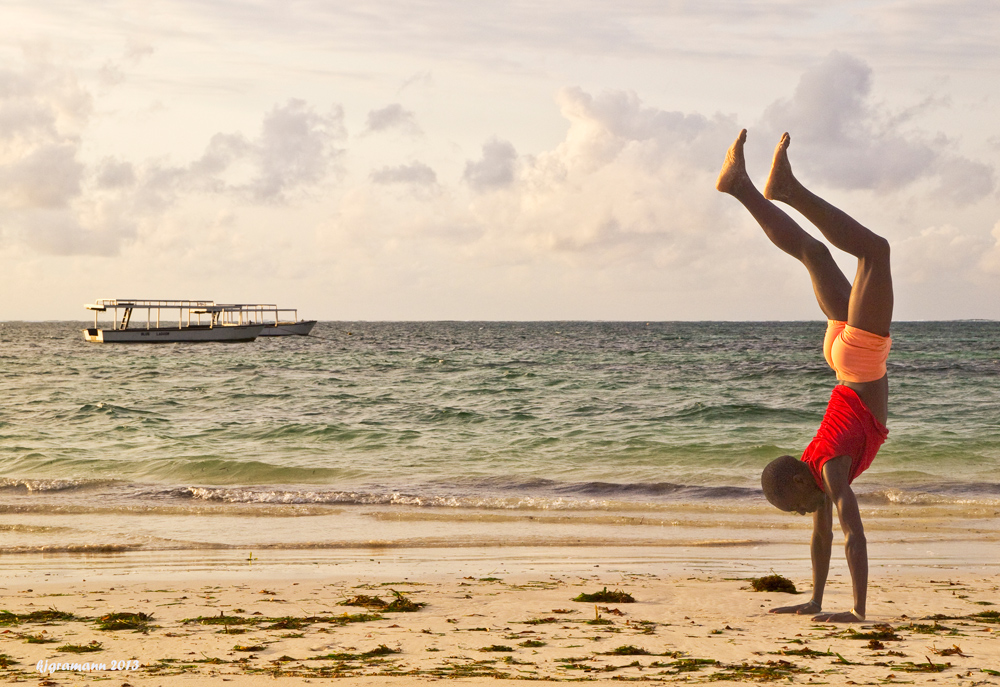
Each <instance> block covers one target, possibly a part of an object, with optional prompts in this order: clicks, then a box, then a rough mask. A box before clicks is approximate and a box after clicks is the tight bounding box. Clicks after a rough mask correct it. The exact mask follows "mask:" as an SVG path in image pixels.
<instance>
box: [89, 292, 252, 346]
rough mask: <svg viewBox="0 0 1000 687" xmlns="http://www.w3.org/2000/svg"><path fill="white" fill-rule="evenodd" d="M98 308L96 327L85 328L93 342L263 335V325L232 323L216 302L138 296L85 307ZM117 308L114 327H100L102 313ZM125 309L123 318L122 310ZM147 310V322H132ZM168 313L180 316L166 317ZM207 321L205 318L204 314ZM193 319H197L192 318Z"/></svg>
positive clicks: (248, 338)
mask: <svg viewBox="0 0 1000 687" xmlns="http://www.w3.org/2000/svg"><path fill="white" fill-rule="evenodd" d="M84 307H85V308H87V310H92V311H94V326H93V327H92V328H87V329H84V330H83V338H84V339H86V340H87V341H90V342H92V343H177V342H203V341H223V342H233V343H235V342H240V341H253V340H254V339H256V338H257V337H258V336H260V333H261V330H263V329H264V325H263V324H256V323H244V322H243V321H242V320H238V321H236V322H232V321H230V320H232V318H227V317H226V316H225V315H224V313H225V310H224V308H223V306H219V305H216V304H215V302H214V301H184V300H144V299H138V298H126V299H116V298H101V299H99V300H98V301H97V302H95V303H90V304H88V305H85V306H84ZM110 310H113V311H114V320H113V321H112V322H113V324H112V327H111V328H110V329H102V328H100V327H99V326H98V322H97V318H98V315H99V313H102V312H108V311H110ZM119 310H121V318H119V316H118V311H119ZM136 310H139V311H142V310H145V311H146V322H145V326H143V325H142V324H135V323H133V322H132V314H133V312H134V311H136ZM164 312H166V313H167V315H168V316H170V314H171V313H173V312H175V313H176V315H175V317H176V319H174V318H173V317H170V319H166V318H163V314H164ZM203 316H204V317H206V318H207V320H208V321H207V322H203V321H202V317H203ZM192 318H195V319H194V320H192Z"/></svg>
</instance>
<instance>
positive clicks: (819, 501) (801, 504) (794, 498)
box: [784, 481, 825, 515]
mask: <svg viewBox="0 0 1000 687" xmlns="http://www.w3.org/2000/svg"><path fill="white" fill-rule="evenodd" d="M794 484H795V489H793V490H791V493H790V494H789V495H788V500H787V501H786V502H785V506H786V508H784V510H786V511H788V512H789V513H798V514H799V515H805V514H806V513H815V512H816V511H817V510H819V507H820V506H822V505H823V499H824V497H825V495H824V494H823V492H821V491H820V490H819V489H818V488H816V485H815V484H812V483H811V482H810V483H802V482H798V481H796V482H795V483H794Z"/></svg>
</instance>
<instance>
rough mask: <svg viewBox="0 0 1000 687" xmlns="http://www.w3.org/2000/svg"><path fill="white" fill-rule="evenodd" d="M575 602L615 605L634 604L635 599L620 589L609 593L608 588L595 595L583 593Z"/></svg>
mask: <svg viewBox="0 0 1000 687" xmlns="http://www.w3.org/2000/svg"><path fill="white" fill-rule="evenodd" d="M573 601H583V602H590V603H594V602H601V603H615V604H633V603H635V599H634V598H632V595H631V594H629V593H628V592H623V591H621V590H620V589H616V590H615V591H613V592H609V591H608V588H607V587H605V588H604V589H602V590H601V591H599V592H594V593H593V594H587V593H583V594H580V595H579V596H577V597H575V598H574V599H573Z"/></svg>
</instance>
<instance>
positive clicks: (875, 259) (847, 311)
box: [716, 129, 893, 622]
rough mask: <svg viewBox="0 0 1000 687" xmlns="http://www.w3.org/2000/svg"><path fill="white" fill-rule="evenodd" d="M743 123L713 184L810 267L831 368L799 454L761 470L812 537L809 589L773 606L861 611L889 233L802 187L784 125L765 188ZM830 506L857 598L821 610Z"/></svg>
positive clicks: (886, 317)
mask: <svg viewBox="0 0 1000 687" xmlns="http://www.w3.org/2000/svg"><path fill="white" fill-rule="evenodd" d="M746 134H747V132H746V129H744V130H742V131H741V132H740V135H739V136H738V137H737V139H736V141H735V142H734V143H733V145H732V147H730V149H729V151H728V153H727V154H726V160H725V162H724V163H723V165H722V171H721V172H720V173H719V179H718V181H717V182H716V188H717V189H718V190H720V191H722V192H724V193H728V194H730V195H731V196H733V197H734V198H736V199H737V200H738V201H740V202H741V203H742V204H743V206H744V207H746V209H747V210H749V211H750V214H751V215H753V217H754V219H755V220H757V222H758V223H759V224H760V226H761V228H762V229H763V230H764V233H765V234H766V235H767V237H768V238H769V239H770V240H771V242H772V243H773V244H774V245H776V246H777V247H778V248H780V249H781V250H783V251H784V252H786V253H788V254H789V255H791V256H792V257H793V258H796V259H797V260H799V261H800V262H801V263H802V264H803V265H805V267H806V269H807V270H808V271H809V276H810V278H811V279H812V286H813V291H814V292H815V294H816V300H817V301H819V307H820V309H821V310H822V311H823V314H825V315H826V317H827V319H828V324H827V330H826V339H825V341H824V343H823V353H824V355H825V357H826V360H827V363H829V365H830V367H831V368H833V370H834V371H835V372H836V373H837V380H838V384H837V386H835V387H834V389H833V393H832V395H831V397H830V402H829V404H828V405H827V409H826V414H825V415H824V417H823V422H822V423H821V424H820V427H819V431H818V432H817V433H816V437H815V438H814V439H813V440H812V443H810V444H809V446H808V448H806V450H805V452H804V453H803V454H802V458H801V459H796V458H794V457H792V456H781V457H780V458H777V459H776V460H774V461H772V462H771V463H770V464H768V465H767V467H765V468H764V472H763V474H762V475H761V486H762V487H763V489H764V495H765V496H766V497H767V500H768V501H770V502H771V504H772V505H774V506H776V507H777V508H780V509H781V510H783V511H787V512H795V513H799V514H805V513H812V514H813V533H812V543H811V554H812V573H813V594H812V599H811V600H810V601H809V602H807V603H804V604H799V605H796V606H785V607H782V608H774V609H772V610H771V613H799V614H811V615H813V616H814V617H813V620H817V621H820V622H831V621H832V622H857V621H862V620H864V619H865V604H866V601H867V595H868V545H867V542H866V540H865V531H864V526H863V525H862V523H861V512H860V511H859V509H858V501H857V499H856V498H855V496H854V492H853V491H852V490H851V482H853V481H854V479H855V478H856V477H857V476H858V475H860V474H861V473H862V472H864V470H866V469H867V468H868V466H869V465H871V463H872V460H873V459H874V458H875V454H876V453H877V452H878V449H879V447H880V446H881V445H882V442H884V441H885V438H886V436H888V433H889V432H888V430H887V429H886V427H885V423H886V416H887V413H888V401H889V382H888V377H887V375H886V365H885V363H886V358H887V357H888V355H889V348H890V346H891V345H892V340H891V339H890V338H889V325H890V323H891V322H892V301H893V298H892V275H891V274H890V270H889V242H888V241H886V240H885V239H884V238H882V237H881V236H877V235H876V234H874V233H872V232H871V231H870V230H868V229H866V228H865V227H863V226H862V225H861V224H859V223H858V222H856V221H855V220H854V219H852V218H851V217H849V216H848V215H847V214H846V213H844V212H843V211H841V210H838V209H837V208H835V207H834V206H833V205H831V204H830V203H828V202H826V201H825V200H823V199H822V198H820V197H819V196H817V195H815V194H814V193H812V192H810V191H809V190H808V189H806V188H805V186H803V185H802V184H801V183H799V181H798V180H797V179H796V178H795V177H794V176H793V174H792V167H791V164H790V163H789V161H788V146H789V143H790V142H791V139H790V138H789V136H788V134H787V133H786V134H784V135H783V136H782V137H781V141H780V142H779V143H778V146H777V148H776V149H775V151H774V162H773V163H772V166H771V173H770V176H769V177H768V180H767V183H766V184H765V185H764V193H763V194H762V193H760V191H758V190H757V189H756V187H754V185H753V183H752V182H751V181H750V177H749V176H748V175H747V171H746V163H745V160H744V157H743V144H744V143H745V142H746ZM772 200H778V201H781V202H783V203H786V204H788V205H789V206H791V207H793V208H795V209H796V210H797V211H798V212H800V213H802V215H803V216H805V217H806V218H807V219H808V220H809V221H810V222H812V223H813V224H815V225H816V228H817V229H819V230H820V232H821V233H822V234H823V236H824V237H826V239H827V240H828V241H829V242H830V243H831V244H833V245H834V246H835V247H837V248H839V249H840V250H842V251H845V252H847V253H850V254H851V255H853V256H855V257H856V258H857V259H858V271H857V274H856V275H855V277H854V284H853V285H852V284H851V283H850V282H849V281H848V280H847V277H845V276H844V274H843V272H841V271H840V268H839V267H837V264H836V263H835V262H834V260H833V257H832V256H831V255H830V250H829V249H828V248H827V247H826V245H825V244H824V243H822V242H821V241H819V240H817V239H815V238H813V237H812V236H810V235H809V234H807V233H806V232H805V231H804V230H803V229H802V228H801V227H800V226H799V225H798V224H797V223H796V222H795V221H794V220H793V219H792V218H791V217H789V216H788V215H787V214H786V213H785V212H784V211H783V210H782V209H781V208H779V207H778V206H777V205H775V204H774V203H773V202H771V201H772ZM833 506H836V507H837V515H838V517H839V519H840V526H841V528H842V529H843V531H844V535H845V538H846V544H845V548H846V555H847V564H848V567H849V568H850V571H851V581H852V586H853V591H854V607H853V608H852V609H851V610H850V611H848V612H841V613H822V610H823V590H824V588H825V587H826V578H827V574H828V572H829V569H830V549H831V546H832V544H833Z"/></svg>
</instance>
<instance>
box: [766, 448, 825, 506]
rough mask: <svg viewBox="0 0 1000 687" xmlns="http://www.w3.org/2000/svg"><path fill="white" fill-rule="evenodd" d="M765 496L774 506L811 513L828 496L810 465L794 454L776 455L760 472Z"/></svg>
mask: <svg viewBox="0 0 1000 687" xmlns="http://www.w3.org/2000/svg"><path fill="white" fill-rule="evenodd" d="M760 486H761V488H763V489H764V496H766V497H767V500H768V501H770V502H771V505H772V506H774V507H775V508H778V509H780V510H783V511H785V512H788V513H799V514H804V513H812V512H814V511H815V510H817V509H818V508H819V507H820V506H821V505H823V499H824V498H825V496H824V494H823V492H822V491H820V489H819V487H817V486H816V482H815V480H813V476H812V473H811V472H810V471H809V466H807V465H806V464H805V463H803V462H802V461H801V460H798V459H796V458H793V457H792V456H781V457H780V458H775V459H774V460H772V461H771V462H770V463H768V464H767V467H765V468H764V472H763V473H761V476H760Z"/></svg>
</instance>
